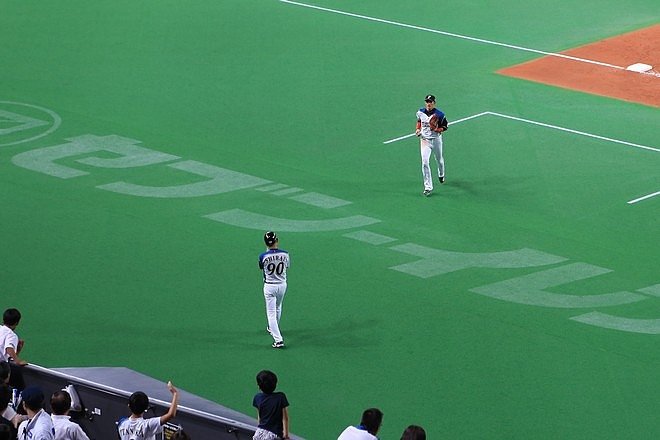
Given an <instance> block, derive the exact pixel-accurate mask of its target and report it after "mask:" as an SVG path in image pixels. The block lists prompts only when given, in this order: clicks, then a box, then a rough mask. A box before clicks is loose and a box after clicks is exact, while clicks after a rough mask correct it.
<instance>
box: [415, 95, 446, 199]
mask: <svg viewBox="0 0 660 440" xmlns="http://www.w3.org/2000/svg"><path fill="white" fill-rule="evenodd" d="M424 102H425V103H426V104H425V105H424V107H422V108H420V109H419V110H417V127H416V129H415V134H416V135H417V136H418V137H419V145H420V150H421V155H422V177H423V178H424V192H423V193H422V194H423V195H424V196H429V195H431V191H433V177H432V176H431V165H430V164H429V161H430V159H431V153H433V155H434V156H435V161H436V162H437V163H438V180H439V181H440V183H445V160H444V158H443V157H442V133H443V132H445V131H447V125H448V123H447V118H446V117H445V114H444V113H443V112H442V111H440V110H439V109H437V108H435V96H433V95H426V97H425V98H424Z"/></svg>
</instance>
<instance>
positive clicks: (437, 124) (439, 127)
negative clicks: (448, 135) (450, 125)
mask: <svg viewBox="0 0 660 440" xmlns="http://www.w3.org/2000/svg"><path fill="white" fill-rule="evenodd" d="M444 122H445V119H444V118H443V119H442V120H440V119H439V118H438V115H435V114H434V115H433V116H431V119H429V126H430V127H431V131H435V132H437V133H442V132H443V131H445V130H446V129H447V126H446V125H445V123H444Z"/></svg>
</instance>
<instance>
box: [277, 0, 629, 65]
mask: <svg viewBox="0 0 660 440" xmlns="http://www.w3.org/2000/svg"><path fill="white" fill-rule="evenodd" d="M279 1H280V2H282V3H288V4H290V5H296V6H302V7H305V8H310V9H317V10H319V11H324V12H332V13H333V14H340V15H346V16H349V17H354V18H361V19H362V20H369V21H375V22H378V23H384V24H391V25H394V26H400V27H404V28H408V29H416V30H418V31H424V32H432V33H434V34H440V35H446V36H448V37H455V38H462V39H464V40H470V41H476V42H478V43H484V44H492V45H494V46H502V47H508V48H509V49H516V50H522V51H525V52H533V53H538V54H541V55H546V56H553V57H559V58H565V59H568V60H573V61H580V62H582V63H589V64H597V65H599V66H604V67H609V68H612V69H618V70H626V68H625V67H621V66H615V65H614V64H609V63H604V62H601V61H594V60H588V59H586V58H578V57H572V56H570V55H564V54H561V53H554V52H546V51H543V50H538V49H530V48H528V47H522V46H516V45H513V44H507V43H500V42H498V41H492V40H485V39H483V38H476V37H470V36H467V35H461V34H455V33H453V32H446V31H440V30H437V29H430V28H426V27H422V26H415V25H412V24H406V23H399V22H396V21H391V20H384V19H382V18H376V17H369V16H367V15H360V14H353V13H352V12H345V11H340V10H338V9H330V8H324V7H321V6H315V5H308V4H306V3H300V2H295V1H292V0H279Z"/></svg>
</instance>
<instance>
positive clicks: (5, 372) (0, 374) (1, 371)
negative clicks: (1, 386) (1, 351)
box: [0, 361, 11, 383]
mask: <svg viewBox="0 0 660 440" xmlns="http://www.w3.org/2000/svg"><path fill="white" fill-rule="evenodd" d="M10 375H11V368H10V367H9V362H6V361H0V383H5V382H6V381H7V379H9V376H10Z"/></svg>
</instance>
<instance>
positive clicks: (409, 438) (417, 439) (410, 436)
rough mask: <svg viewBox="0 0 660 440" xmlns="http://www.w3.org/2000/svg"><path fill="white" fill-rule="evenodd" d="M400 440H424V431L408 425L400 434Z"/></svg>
mask: <svg viewBox="0 0 660 440" xmlns="http://www.w3.org/2000/svg"><path fill="white" fill-rule="evenodd" d="M401 440H426V431H424V428H422V427H421V426H417V425H410V426H408V427H407V428H406V430H405V431H403V434H401Z"/></svg>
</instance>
